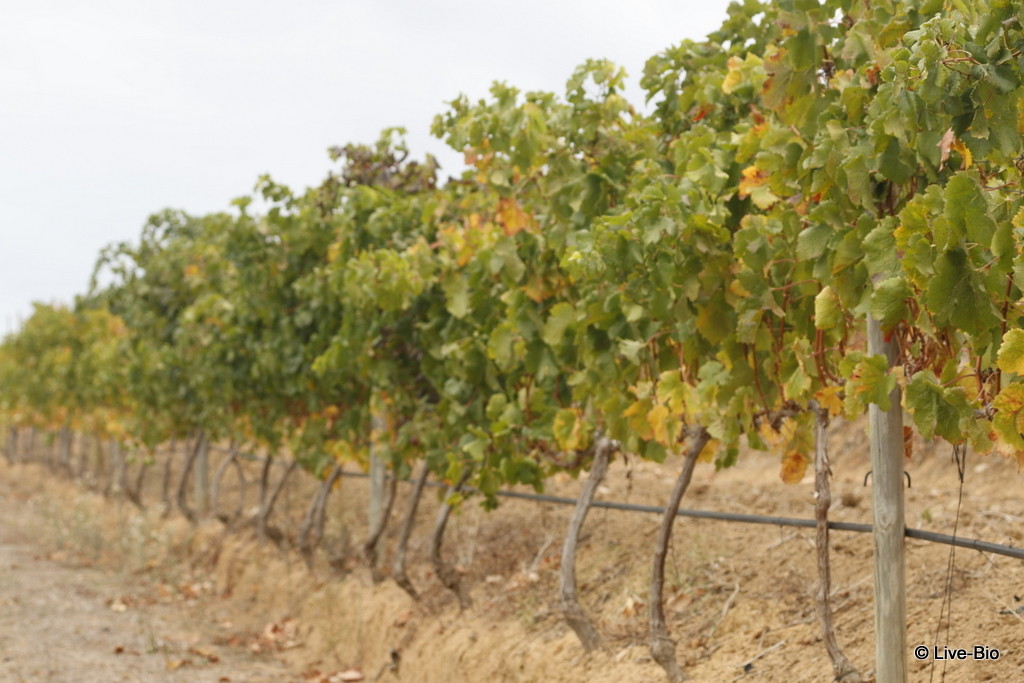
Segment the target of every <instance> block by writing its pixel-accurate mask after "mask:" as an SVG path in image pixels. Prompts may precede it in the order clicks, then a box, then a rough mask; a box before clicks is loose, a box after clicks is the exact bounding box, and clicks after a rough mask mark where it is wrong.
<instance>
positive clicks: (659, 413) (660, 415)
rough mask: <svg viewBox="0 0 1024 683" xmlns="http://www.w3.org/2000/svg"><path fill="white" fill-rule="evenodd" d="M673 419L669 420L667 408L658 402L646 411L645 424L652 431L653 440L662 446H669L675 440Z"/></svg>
mask: <svg viewBox="0 0 1024 683" xmlns="http://www.w3.org/2000/svg"><path fill="white" fill-rule="evenodd" d="M674 423H675V420H670V417H669V414H668V408H666V407H665V406H663V405H661V404H660V403H659V404H658V405H656V406H654V407H653V408H651V411H650V412H649V413H647V424H649V425H650V427H651V430H652V431H653V432H654V440H655V441H657V442H658V443H660V444H661V445H662V446H669V445H671V444H672V443H673V442H674V441H675V432H676V429H675V427H676V425H675V424H674Z"/></svg>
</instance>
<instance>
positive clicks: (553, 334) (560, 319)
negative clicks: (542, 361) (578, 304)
mask: <svg viewBox="0 0 1024 683" xmlns="http://www.w3.org/2000/svg"><path fill="white" fill-rule="evenodd" d="M575 315H576V310H575V309H574V308H573V307H572V304H569V303H566V302H564V301H561V302H559V303H557V304H555V305H554V306H552V307H551V312H550V313H549V314H548V319H547V321H546V322H545V323H544V332H543V333H542V335H541V338H542V339H543V340H544V341H545V342H546V343H547V344H548V345H549V346H558V345H559V344H561V343H562V338H563V337H564V336H565V330H566V329H567V328H568V327H569V325H570V324H572V322H573V318H574V317H575Z"/></svg>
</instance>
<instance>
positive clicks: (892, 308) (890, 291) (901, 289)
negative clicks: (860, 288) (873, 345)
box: [871, 277, 912, 333]
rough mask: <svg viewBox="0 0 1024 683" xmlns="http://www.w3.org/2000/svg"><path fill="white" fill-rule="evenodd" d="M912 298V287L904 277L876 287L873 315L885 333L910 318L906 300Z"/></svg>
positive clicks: (892, 278) (872, 294) (873, 293)
mask: <svg viewBox="0 0 1024 683" xmlns="http://www.w3.org/2000/svg"><path fill="white" fill-rule="evenodd" d="M911 296H912V293H911V291H910V287H909V286H908V285H907V282H906V280H904V279H903V278H902V277H891V278H889V279H887V280H882V281H881V282H879V283H878V284H877V285H875V290H874V291H873V292H872V293H871V315H872V316H873V317H874V318H875V319H876V320H878V322H879V323H880V324H881V326H882V330H883V331H884V332H886V333H888V332H890V331H891V330H892V329H893V328H894V327H896V324H897V323H898V322H900V321H901V320H906V319H907V318H909V317H910V311H909V309H908V308H907V302H906V300H907V299H909V298H911Z"/></svg>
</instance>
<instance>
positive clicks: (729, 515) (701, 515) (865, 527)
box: [343, 472, 1024, 560]
mask: <svg viewBox="0 0 1024 683" xmlns="http://www.w3.org/2000/svg"><path fill="white" fill-rule="evenodd" d="M343 476H346V477H363V478H367V477H369V476H370V475H369V474H365V473H363V472H344V473H343ZM402 481H405V482H408V481H409V480H408V479H403V480H402ZM427 486H433V487H436V488H441V487H445V488H447V484H443V483H441V482H436V481H428V482H427ZM463 490H464V491H467V492H473V493H479V491H477V490H476V489H474V488H472V487H469V486H466V487H463ZM496 495H498V496H502V497H504V498H520V499H522V500H532V501H537V502H540V503H555V504H557V505H575V504H576V501H575V500H574V499H572V498H563V497H562V496H549V495H547V494H543V493H520V492H518V491H498V492H497V493H496ZM592 506H593V507H596V508H608V509H609V510H623V511H625V512H647V513H652V514H659V515H660V514H664V512H665V508H662V507H657V506H656V505H637V504H636V503H617V502H614V501H604V500H595V501H594V502H593V503H592ZM676 514H677V515H679V516H680V517H694V518H696V519H713V520H717V521H719V522H742V523H746V524H768V525H771V526H794V527H803V528H806V529H813V528H815V527H816V526H817V522H815V521H814V520H813V519H799V518H796V517H765V516H763V515H745V514H739V513H735V512H713V511H711V510H685V509H680V510H679V512H677V513H676ZM828 528H829V529H834V530H835V531H853V532H855V533H860V534H867V533H871V525H870V524H854V523H852V522H829V523H828ZM903 533H904V535H905V536H907V537H908V538H916V539H919V540H922V541H931V542H932V543H942V544H944V545H954V546H957V547H959V548H970V549H973V550H977V551H979V552H985V553H992V554H994V555H1005V556H1006V557H1014V558H1016V559H1018V560H1024V548H1015V547H1013V546H1010V545H1001V544H999V543H989V542H988V541H979V540H976V539H973V538H959V537H955V536H948V535H946V534H939V533H936V532H934V531H924V530H923V529H904V531H903Z"/></svg>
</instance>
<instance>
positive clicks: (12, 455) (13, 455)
mask: <svg viewBox="0 0 1024 683" xmlns="http://www.w3.org/2000/svg"><path fill="white" fill-rule="evenodd" d="M4 456H5V457H6V458H7V462H8V463H10V464H11V465H13V464H14V463H15V461H16V460H17V459H18V428H17V427H8V428H7V448H5V449H4Z"/></svg>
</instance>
